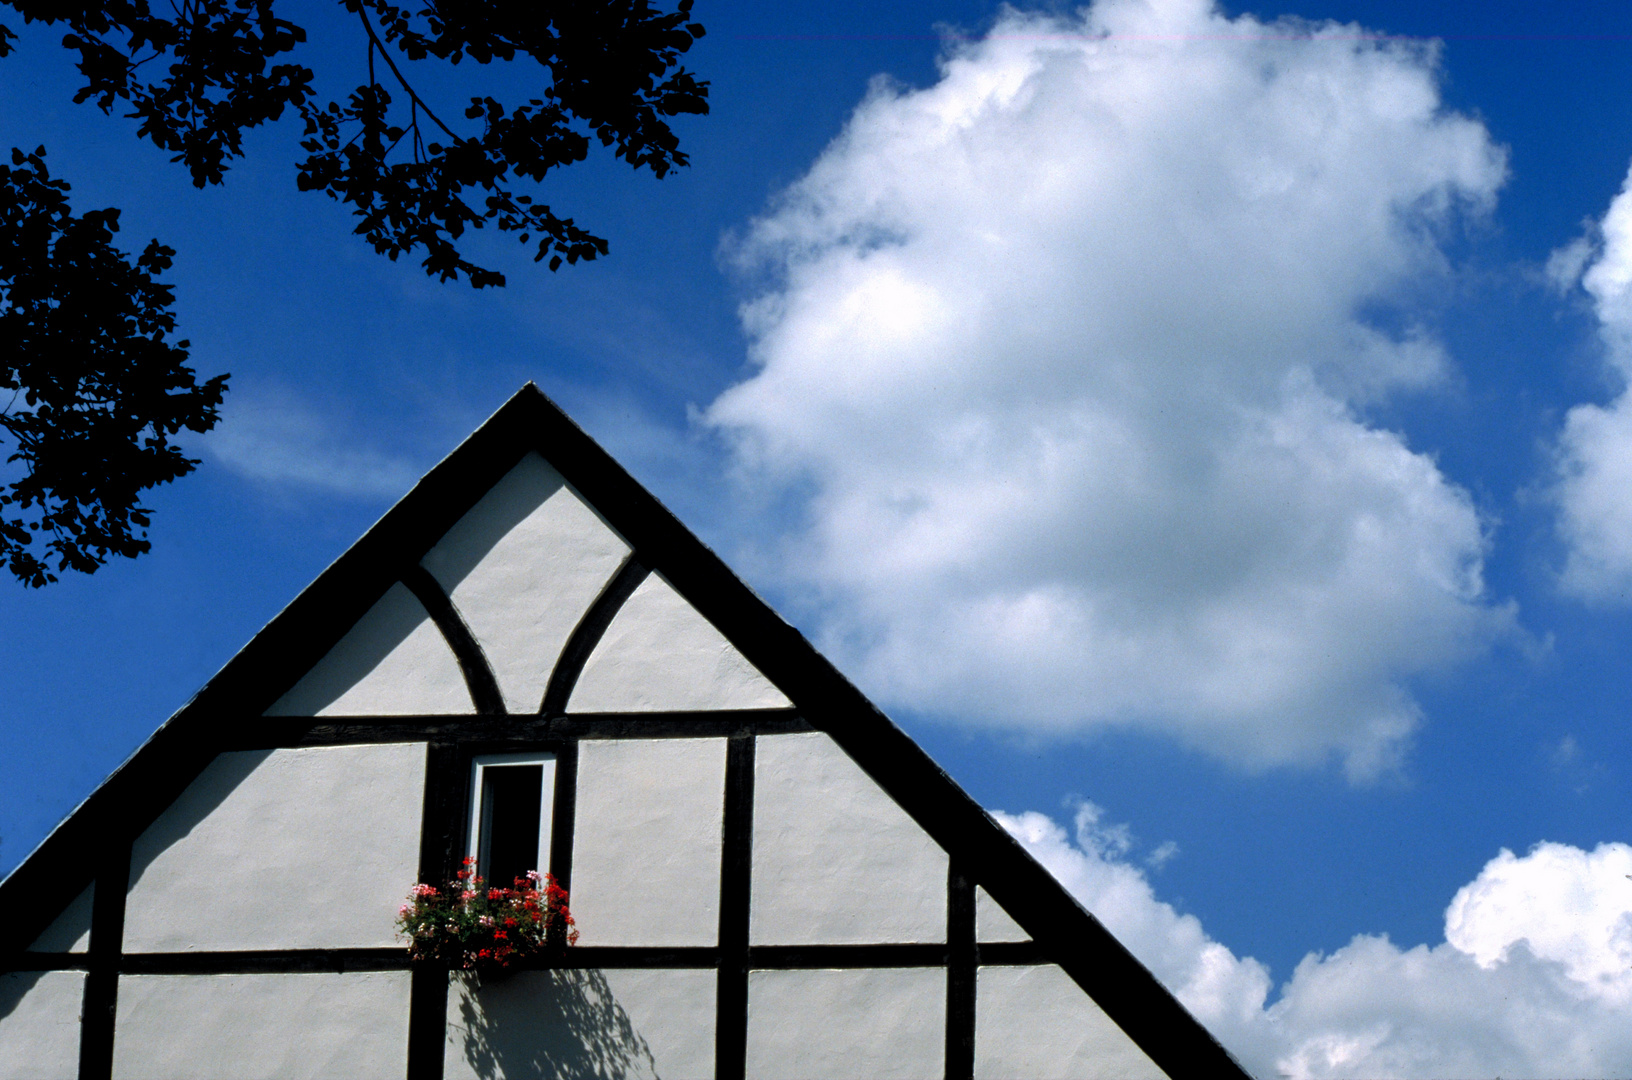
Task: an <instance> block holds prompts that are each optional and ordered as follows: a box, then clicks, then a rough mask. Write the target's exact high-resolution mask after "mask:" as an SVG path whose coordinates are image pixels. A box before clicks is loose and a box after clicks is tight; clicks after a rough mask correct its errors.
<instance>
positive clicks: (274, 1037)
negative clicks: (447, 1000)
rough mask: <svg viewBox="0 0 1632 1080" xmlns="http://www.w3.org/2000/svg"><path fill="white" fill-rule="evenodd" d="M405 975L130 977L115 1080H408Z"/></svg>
mask: <svg viewBox="0 0 1632 1080" xmlns="http://www.w3.org/2000/svg"><path fill="white" fill-rule="evenodd" d="M408 986H409V975H408V972H406V971H381V972H367V973H350V974H345V975H337V974H332V973H320V974H316V973H314V974H299V975H124V976H121V977H120V979H119V1012H118V1019H117V1021H116V1023H115V1027H114V1036H113V1075H114V1078H115V1080H179V1078H192V1077H226V1076H230V1077H234V1078H235V1080H256V1078H267V1080H272V1078H276V1080H305V1078H308V1077H309V1078H311V1080H336V1078H339V1077H345V1078H346V1080H371V1078H374V1077H379V1078H381V1080H384V1078H387V1077H390V1078H392V1080H400V1078H401V1077H402V1075H403V1069H404V1068H405V1067H406V1064H407V1060H408Z"/></svg>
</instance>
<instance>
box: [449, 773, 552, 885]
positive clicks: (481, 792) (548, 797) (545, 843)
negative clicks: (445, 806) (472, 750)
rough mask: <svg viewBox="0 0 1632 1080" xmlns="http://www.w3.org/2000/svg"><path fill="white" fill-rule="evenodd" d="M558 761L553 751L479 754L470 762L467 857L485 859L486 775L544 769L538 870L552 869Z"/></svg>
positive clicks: (540, 871) (539, 824)
mask: <svg viewBox="0 0 1632 1080" xmlns="http://www.w3.org/2000/svg"><path fill="white" fill-rule="evenodd" d="M555 760H556V755H555V753H554V752H553V751H544V750H532V751H528V752H526V753H520V754H478V755H476V756H475V757H473V758H471V760H470V830H469V833H468V834H467V836H466V844H465V854H466V855H468V856H470V858H472V859H478V860H479V859H480V858H481V855H482V832H483V830H484V829H485V828H486V827H487V826H488V825H489V823H488V822H486V821H483V820H482V803H483V802H484V801H485V798H484V796H485V794H486V792H485V789H484V787H483V779H484V777H483V773H484V772H485V771H486V770H487V769H488V768H489V767H491V766H496V765H542V766H544V775H543V776H542V778H541V783H540V785H539V799H538V804H539V805H538V862H537V863H536V864H535V868H536V869H537V870H538V872H539V873H541V874H542V873H545V872H547V871H548V870H549V868H550V826H551V825H552V824H553V823H554V820H555Z"/></svg>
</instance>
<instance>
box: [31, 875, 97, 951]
mask: <svg viewBox="0 0 1632 1080" xmlns="http://www.w3.org/2000/svg"><path fill="white" fill-rule="evenodd" d="M95 892H96V886H95V885H87V886H85V888H83V889H81V890H80V892H79V895H78V896H76V897H74V898H73V900H72V901H70V902H69V904H68V906H67V907H66V908H64V909H63V912H62V914H61V915H58V916H57V917H56V918H55V919H54V920H52V922H51V925H50V926H48V927H46V928H45V932H44V933H42V934H41V935H40V936H39V937H37V938H35V939H34V944H32V945H30V946H29V947H28V951H29V952H44V953H82V952H84V951H85V950H86V949H89V948H90V947H91V897H92V896H93V895H94V894H95Z"/></svg>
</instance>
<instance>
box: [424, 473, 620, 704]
mask: <svg viewBox="0 0 1632 1080" xmlns="http://www.w3.org/2000/svg"><path fill="white" fill-rule="evenodd" d="M628 554H629V545H628V544H626V543H624V541H623V539H622V538H621V537H619V536H618V534H617V533H615V532H613V531H612V528H611V527H610V526H609V525H607V524H606V522H605V521H603V520H602V519H601V516H600V515H599V514H597V513H596V512H595V511H594V510H592V509H590V508H589V506H588V505H587V504H586V503H585V502H584V501H583V500H582V499H581V498H579V497H578V494H577V493H576V492H574V491H573V490H572V489H571V488H570V487H568V486H567V484H566V481H565V480H563V479H562V478H561V474H560V473H558V472H556V471H555V470H554V469H553V468H551V467H550V466H549V464H548V463H546V462H545V460H544V459H543V458H542V457H540V456H539V455H538V454H536V453H529V454H528V455H527V456H526V457H524V458H522V459H521V461H520V462H519V463H517V465H516V467H515V468H513V469H511V470H510V471H509V472H508V473H506V474H505V476H504V478H503V479H502V480H500V481H499V482H498V483H497V484H495V485H494V486H493V488H492V490H490V491H489V492H488V493H487V494H486V495H484V496H482V498H481V501H480V502H478V503H477V504H476V505H475V506H473V507H471V509H470V511H469V512H468V513H466V514H465V516H464V517H462V518H460V519H459V521H458V522H457V523H456V524H455V525H454V526H453V528H451V529H449V530H448V532H447V534H446V535H444V536H443V537H442V539H441V540H440V541H438V542H437V545H436V546H435V547H433V548H432V549H431V550H430V552H429V553H428V554H427V555H426V556H425V559H424V562H423V565H424V567H425V569H427V570H429V571H430V572H431V573H432V574H433V575H434V576H435V577H436V579H437V581H439V582H441V583H442V587H443V588H444V589H446V590H447V591H448V594H449V595H450V596H451V597H452V598H453V603H454V606H455V607H457V608H458V609H459V613H460V614H461V615H462V616H464V619H465V622H466V623H467V624H468V625H469V626H470V630H471V633H473V634H474V635H475V636H476V640H477V641H478V642H479V643H480V644H481V646H482V651H483V652H484V653H486V654H487V658H488V662H489V663H491V664H492V665H493V672H494V674H495V675H496V676H497V677H498V680H499V689H500V691H502V692H503V694H504V704H505V708H506V709H508V710H509V711H511V712H513V713H536V712H537V711H538V707H539V705H540V704H542V703H543V700H544V687H545V686H546V685H547V684H548V682H549V678H550V671H551V669H552V668H554V667H555V661H556V658H557V657H558V656H560V655H561V649H562V646H564V645H565V644H566V643H567V638H568V637H569V636H571V634H572V631H573V628H574V627H576V626H577V625H578V620H579V619H580V618H581V617H582V616H583V614H584V612H585V610H587V609H588V608H589V605H590V604H591V603H593V602H594V600H595V598H596V597H597V596H599V595H600V592H601V588H602V586H604V585H605V584H606V583H607V581H608V580H609V579H610V578H611V577H612V575H613V574H614V573H616V572H617V569H618V566H619V564H620V563H622V562H623V559H624V556H626V555H628Z"/></svg>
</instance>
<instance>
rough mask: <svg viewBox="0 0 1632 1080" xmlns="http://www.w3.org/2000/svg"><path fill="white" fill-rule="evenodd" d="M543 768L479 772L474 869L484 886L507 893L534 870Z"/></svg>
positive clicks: (508, 767)
mask: <svg viewBox="0 0 1632 1080" xmlns="http://www.w3.org/2000/svg"><path fill="white" fill-rule="evenodd" d="M543 795H544V766H542V765H489V766H488V767H487V768H485V769H483V770H482V846H481V851H480V852H479V853H478V854H477V856H476V865H477V869H478V870H479V871H480V872H481V875H482V876H483V877H485V878H486V879H487V883H488V884H489V885H490V886H492V887H494V888H499V889H507V888H509V887H510V886H511V884H512V883H513V882H514V881H515V879H516V878H518V877H521V876H523V875H524V874H526V873H527V871H529V870H538V869H541V867H540V866H539V865H538V817H539V811H540V805H541V804H540V800H541V799H542V798H543Z"/></svg>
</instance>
